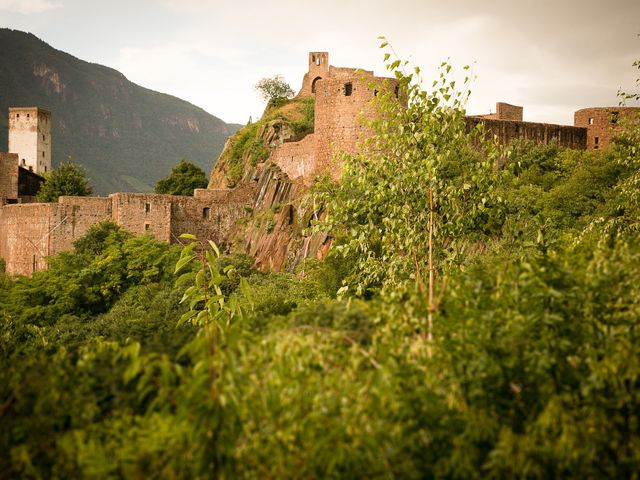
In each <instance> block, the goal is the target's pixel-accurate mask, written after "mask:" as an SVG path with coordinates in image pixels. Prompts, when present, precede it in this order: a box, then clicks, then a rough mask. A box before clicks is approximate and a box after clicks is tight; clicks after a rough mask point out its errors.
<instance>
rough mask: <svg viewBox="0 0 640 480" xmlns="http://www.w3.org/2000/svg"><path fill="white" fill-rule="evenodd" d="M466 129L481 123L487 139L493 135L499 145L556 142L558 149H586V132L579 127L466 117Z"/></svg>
mask: <svg viewBox="0 0 640 480" xmlns="http://www.w3.org/2000/svg"><path fill="white" fill-rule="evenodd" d="M465 120H466V122H467V128H468V129H472V128H474V127H475V126H476V125H477V124H478V123H483V124H484V126H485V130H486V133H487V138H493V136H494V135H495V136H496V137H497V138H498V142H500V144H501V145H509V144H510V143H511V142H513V141H515V140H529V141H532V142H534V143H537V144H543V145H548V144H549V143H551V142H552V141H555V142H557V144H558V146H559V147H560V148H573V149H577V150H584V149H586V148H587V131H586V130H585V129H584V128H581V127H572V126H569V125H554V124H549V123H534V122H517V121H512V120H495V119H492V118H487V117H486V116H481V117H466V119H465Z"/></svg>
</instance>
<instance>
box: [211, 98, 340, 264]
mask: <svg viewBox="0 0 640 480" xmlns="http://www.w3.org/2000/svg"><path fill="white" fill-rule="evenodd" d="M308 104H309V102H308V99H302V100H301V101H300V99H296V100H294V101H292V102H291V103H288V104H287V105H285V106H284V107H283V108H281V109H276V110H275V111H271V112H269V110H267V112H265V116H264V117H266V118H265V119H264V120H261V121H259V122H257V123H256V124H253V125H247V126H246V127H244V128H243V129H242V130H240V131H239V132H238V133H237V134H236V135H234V136H233V137H232V138H230V139H229V140H228V141H227V143H226V145H225V148H224V150H223V152H222V154H221V155H220V158H219V159H218V161H217V162H216V164H215V166H214V167H213V169H212V171H211V180H210V182H209V188H210V189H213V188H229V187H232V188H235V189H237V188H251V190H252V191H253V199H252V212H251V215H250V216H249V217H248V218H243V219H240V220H239V222H238V225H237V227H236V230H235V232H234V238H233V239H232V243H233V244H234V248H235V249H238V250H242V251H244V252H246V253H248V254H250V255H252V256H253V257H255V259H256V265H257V266H258V267H260V268H263V269H273V270H287V271H294V270H295V269H296V267H297V266H298V265H299V264H300V263H301V261H302V260H303V259H304V258H323V257H324V256H325V255H326V253H327V251H328V249H329V247H330V244H331V238H330V237H329V236H328V235H326V234H312V233H311V232H310V227H311V223H312V220H313V219H318V218H319V216H320V215H321V214H322V212H321V211H319V208H318V206H317V205H315V204H314V201H313V197H312V195H311V194H310V193H309V188H308V187H307V186H305V185H304V183H303V182H302V180H301V179H298V180H295V181H294V180H292V179H290V178H289V177H288V176H287V174H286V173H284V172H283V171H282V170H281V169H280V168H279V167H278V166H277V165H276V164H274V163H273V162H272V161H271V154H272V153H273V152H274V151H275V150H276V149H278V148H279V147H281V146H282V145H283V144H284V143H288V142H294V141H299V140H301V139H302V138H303V137H304V136H305V135H307V134H308V133H310V130H309V129H308V128H307V129H300V128H299V124H298V125H296V123H295V122H300V116H301V115H304V112H300V110H301V109H303V108H305V106H307V105H308ZM282 110H284V112H283V111H282ZM307 115H308V112H307ZM292 118H293V120H292ZM307 123H308V122H307Z"/></svg>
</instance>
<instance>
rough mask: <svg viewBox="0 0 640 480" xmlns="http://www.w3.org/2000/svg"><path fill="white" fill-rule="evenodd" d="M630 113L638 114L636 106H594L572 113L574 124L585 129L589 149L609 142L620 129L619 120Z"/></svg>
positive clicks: (600, 146)
mask: <svg viewBox="0 0 640 480" xmlns="http://www.w3.org/2000/svg"><path fill="white" fill-rule="evenodd" d="M632 115H640V108H638V107H596V108H583V109H581V110H578V111H577V112H575V114H574V122H573V123H574V125H575V126H576V127H583V128H585V129H586V131H587V145H586V148H588V149H589V150H598V149H600V148H604V147H606V146H607V145H609V144H610V143H611V139H612V138H613V137H614V136H615V135H616V133H617V132H619V131H620V122H621V121H622V120H623V119H624V118H628V117H630V116H632Z"/></svg>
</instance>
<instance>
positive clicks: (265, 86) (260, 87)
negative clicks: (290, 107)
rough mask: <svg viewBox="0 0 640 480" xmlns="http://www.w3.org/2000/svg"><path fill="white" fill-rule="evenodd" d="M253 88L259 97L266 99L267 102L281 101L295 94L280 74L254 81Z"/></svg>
mask: <svg viewBox="0 0 640 480" xmlns="http://www.w3.org/2000/svg"><path fill="white" fill-rule="evenodd" d="M255 89H256V90H257V91H258V93H259V94H260V98H262V99H263V100H268V101H269V104H276V103H278V102H282V101H283V100H287V99H289V98H291V97H293V95H294V94H295V92H294V91H293V89H292V88H291V86H290V85H289V84H288V83H287V82H286V81H285V80H284V78H282V75H274V76H273V77H270V78H263V79H262V80H260V81H259V82H258V83H256V85H255Z"/></svg>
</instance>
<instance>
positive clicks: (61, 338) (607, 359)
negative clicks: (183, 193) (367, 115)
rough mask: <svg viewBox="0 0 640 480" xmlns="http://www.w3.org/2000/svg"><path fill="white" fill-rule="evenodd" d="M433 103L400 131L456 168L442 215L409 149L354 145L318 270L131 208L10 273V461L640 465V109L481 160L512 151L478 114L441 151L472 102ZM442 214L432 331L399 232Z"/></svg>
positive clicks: (159, 470)
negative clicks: (180, 228) (605, 142)
mask: <svg viewBox="0 0 640 480" xmlns="http://www.w3.org/2000/svg"><path fill="white" fill-rule="evenodd" d="M393 69H394V71H397V70H396V69H395V67H393ZM398 75H399V76H400V77H401V80H402V79H403V78H404V77H403V73H402V72H399V73H398ZM445 75H446V74H445ZM407 85H408V83H407ZM445 91H446V89H445ZM389 101H393V100H392V99H391V98H389ZM410 107H411V105H410ZM429 108H430V110H429V111H430V113H429V114H425V115H424V116H423V117H420V118H418V117H416V124H415V125H413V126H412V127H411V128H412V130H411V134H412V136H413V140H412V139H405V140H406V141H405V142H401V141H400V140H391V139H389V140H387V142H391V143H387V144H390V145H393V146H394V148H395V149H396V150H395V153H398V152H400V151H401V148H407V151H409V152H414V153H415V155H414V156H413V157H412V156H411V154H410V155H409V156H408V157H407V158H406V160H407V164H406V165H404V168H405V170H400V172H403V171H404V172H406V173H407V175H417V174H418V173H417V172H418V170H419V169H416V168H414V167H412V166H411V165H410V164H409V163H410V162H409V161H410V160H412V159H414V160H416V161H426V162H427V163H426V164H427V165H428V166H429V170H428V171H427V172H426V173H423V177H420V178H416V177H408V180H407V181H409V180H410V181H412V182H414V183H417V182H423V183H425V182H426V183H427V184H428V183H429V181H430V179H431V180H432V179H434V178H435V179H436V180H435V183H434V185H433V186H432V192H433V193H435V195H434V196H435V200H436V201H435V202H434V204H435V205H434V208H433V209H432V210H433V216H434V219H433V221H430V219H429V217H428V216H427V217H425V216H424V214H423V212H418V211H414V212H413V213H411V212H406V213H405V212H403V211H402V208H405V209H407V210H411V209H413V208H418V207H420V208H422V209H425V208H427V209H429V207H425V206H423V205H425V203H424V199H423V200H422V203H420V202H419V201H418V199H419V198H420V197H422V196H424V192H425V191H426V190H425V189H424V187H423V189H422V190H420V188H419V187H417V186H414V187H412V188H411V189H410V190H407V192H406V194H405V195H403V196H396V195H395V194H394V193H391V192H386V191H385V190H384V189H382V188H379V187H378V183H379V181H380V180H379V179H378V178H377V177H376V175H377V174H379V173H381V174H385V172H391V171H392V170H391V169H392V168H395V169H396V170H395V171H396V172H398V170H397V168H398V167H397V166H396V167H393V166H387V167H385V166H383V165H378V166H375V165H367V162H366V160H367V158H368V159H369V160H370V161H371V162H370V163H382V162H385V161H388V160H391V161H392V162H398V161H399V160H398V158H397V157H395V156H391V157H390V158H387V157H386V156H384V155H378V154H377V153H376V156H370V157H366V156H364V155H363V156H361V157H360V158H354V159H353V160H348V161H347V163H346V164H345V179H346V181H345V182H344V183H343V184H342V187H340V186H333V187H331V188H332V189H333V190H332V192H334V194H335V195H337V196H341V195H342V196H343V195H346V192H344V191H341V190H340V189H341V188H350V189H355V191H356V192H357V193H358V195H359V197H358V198H359V199H360V201H361V202H363V203H364V204H365V205H364V207H363V208H357V207H356V206H354V205H345V206H344V207H343V209H342V210H338V209H339V205H334V209H335V210H334V211H333V213H332V218H333V220H331V223H330V226H331V227H332V228H333V231H334V233H335V235H336V237H335V242H336V244H337V246H338V247H341V248H334V249H333V250H332V253H331V254H330V255H329V257H328V258H327V259H325V260H324V261H322V262H318V261H308V262H307V263H306V264H305V268H304V276H294V275H289V274H276V273H260V272H256V271H254V270H253V269H252V266H251V265H252V264H251V259H248V258H247V257H245V256H242V255H236V256H233V257H221V256H219V254H218V251H217V248H216V247H215V245H212V244H208V243H207V242H204V243H203V244H199V243H197V242H193V243H189V242H191V240H192V239H190V238H188V237H187V238H185V239H184V241H185V243H186V245H185V246H184V247H182V248H181V249H180V248H179V247H176V246H170V245H166V244H162V243H159V242H156V241H154V240H152V239H151V238H149V237H131V236H130V235H129V234H127V233H125V232H123V231H121V230H120V229H118V228H117V227H116V226H115V225H113V224H104V225H101V226H99V227H98V228H95V229H93V230H92V231H91V232H90V233H89V234H88V236H87V237H85V238H83V239H81V240H80V241H78V242H77V243H76V245H75V251H74V252H69V253H64V254H61V255H58V256H56V257H54V258H52V259H51V260H50V269H49V270H47V271H45V272H39V273H37V274H35V275H34V276H33V277H32V278H17V279H10V278H7V277H3V276H0V471H1V472H3V475H4V476H6V477H8V478H12V477H34V478H38V477H40V478H50V477H58V478H84V477H94V478H110V477H126V478H149V477H156V478H451V479H474V478H505V479H510V478H531V479H536V478H539V479H547V478H576V479H596V478H598V479H599V478H637V475H638V473H637V472H638V471H640V449H639V448H638V445H639V444H640V413H639V412H640V334H639V333H640V328H639V326H640V284H639V283H638V281H637V279H638V278H640V195H639V194H638V192H639V191H640V190H639V189H638V186H639V185H640V181H639V179H640V128H638V125H637V124H635V125H633V124H632V125H629V126H628V130H627V131H626V132H625V133H624V134H623V135H621V136H620V137H619V138H618V139H617V141H616V144H615V145H613V146H612V148H610V149H608V150H602V151H594V152H577V151H570V150H565V151H559V150H558V149H557V148H556V147H555V146H553V145H551V146H533V145H530V144H526V143H522V144H518V145H515V146H514V147H513V149H512V150H511V152H510V153H509V154H506V153H504V154H502V156H501V157H500V161H505V160H506V162H507V165H508V167H509V168H504V169H493V168H491V169H487V168H484V166H483V165H479V166H478V165H474V164H473V162H474V161H480V162H482V159H486V158H491V157H487V156H490V155H493V154H494V153H495V152H492V150H491V148H489V150H488V151H485V152H484V153H482V151H481V152H480V153H473V152H469V151H468V150H467V149H466V145H465V143H464V142H463V141H462V140H461V139H459V138H457V137H456V136H455V134H453V135H452V136H451V137H449V138H445V139H442V141H441V142H440V143H439V142H433V141H432V140H434V139H433V137H431V141H429V142H428V143H427V145H430V146H433V148H435V149H436V150H435V151H438V152H439V153H440V155H441V156H443V158H435V159H433V158H430V157H429V156H428V155H424V156H422V155H418V153H417V152H418V150H419V148H422V146H421V144H420V143H419V142H416V141H415V139H416V138H419V137H420V136H421V134H422V133H424V134H425V135H431V133H432V132H434V131H438V130H437V129H438V128H439V127H438V126H437V125H433V124H432V122H434V121H435V122H436V123H439V122H440V121H446V122H449V121H450V122H455V121H456V120H455V114H454V115H453V116H449V113H447V112H446V111H439V110H438V108H437V107H434V108H431V107H429ZM453 129H454V131H455V126H454V127H453ZM390 132H392V133H397V132H394V131H393V129H391V130H390ZM378 145H379V146H381V147H383V146H384V145H385V144H384V143H380V144H378ZM427 148H431V147H427ZM450 148H455V149H458V148H459V149H460V155H461V157H460V159H459V161H460V168H456V162H455V159H456V157H455V156H451V157H449V155H450V154H451V152H450V151H449V149H450ZM438 149H440V150H438ZM381 150H384V148H380V149H373V150H372V152H380V151H381ZM456 152H458V150H456ZM427 153H429V152H428V151H427ZM477 155H480V157H478V156H477ZM403 158H404V156H401V158H400V160H402V159H403ZM447 159H450V160H451V161H450V162H447V161H445V160H447ZM440 161H442V163H441V164H440V163H438V162H440ZM423 165H424V164H423ZM469 169H471V170H469ZM356 172H365V173H366V178H367V182H358V181H356V180H355V179H354V177H355V174H356ZM470 172H473V173H470ZM470 175H476V179H475V180H473V179H471V178H469V176H470ZM470 180H471V181H476V182H479V185H478V187H477V188H476V187H475V186H473V185H472V186H470V187H468V188H465V184H466V183H468V182H469V181H470ZM387 181H389V186H394V185H398V183H396V182H395V181H394V179H392V178H387ZM438 182H441V183H440V184H437V183H438ZM367 184H370V185H371V186H370V187H367ZM447 189H448V190H447ZM489 189H490V194H487V193H486V192H487V191H488V190H489ZM444 191H446V192H448V195H449V196H450V197H451V198H443V197H442V196H441V192H444ZM439 192H440V193H439ZM465 195H470V197H469V200H468V201H469V202H476V201H477V202H479V204H483V201H482V199H483V198H487V200H486V201H485V202H484V205H485V206H486V208H480V207H479V205H473V206H468V208H467V209H466V210H463V209H462V207H463V205H464V202H465V198H467V197H465ZM325 198H326V197H325ZM478 199H479V200H478ZM393 202H395V203H399V204H400V205H399V206H398V205H391V206H389V205H384V204H386V203H393ZM381 203H382V204H381ZM405 205H406V206H405ZM426 205H428V203H427V204H426ZM365 207H366V208H365ZM429 213H431V212H429ZM391 214H393V215H397V217H396V220H398V221H397V222H395V223H394V222H390V221H389V217H388V215H391ZM411 215H413V217H412V216H411ZM407 218H415V219H416V222H415V223H416V226H414V225H412V224H409V223H407V221H406V219H407ZM451 219H454V225H448V222H449V221H451ZM373 225H377V228H378V232H376V231H375V230H374V228H373ZM430 225H433V226H434V227H433V228H434V231H433V240H434V244H435V245H436V248H434V265H435V266H434V275H435V280H436V284H437V285H438V291H437V293H438V296H439V297H440V298H439V301H438V302H437V308H436V309H435V311H434V312H432V313H433V315H434V324H433V338H432V339H431V340H427V339H426V338H425V336H424V321H423V320H424V317H425V304H424V298H423V297H424V293H423V291H422V289H421V288H420V285H419V284H420V281H421V275H418V273H419V272H424V266H422V265H421V264H422V263H424V258H423V257H424V255H425V252H428V250H429V248H428V245H425V244H424V238H422V239H411V243H406V244H404V245H406V247H404V248H403V247H402V245H395V244H389V243H390V242H401V241H402V235H401V232H402V231H407V232H408V233H407V234H411V235H419V234H421V233H420V232H421V230H420V229H422V230H424V229H425V228H426V229H427V230H428V229H430V228H431V227H430ZM350 226H351V228H350ZM436 228H439V229H440V231H439V232H438V233H437V232H436V230H435V229H436ZM443 231H446V232H447V234H446V235H443V234H442V232H443ZM363 232H364V233H363ZM363 235H370V236H371V237H372V241H371V242H370V243H365V242H366V241H367V239H366V238H359V237H361V236H363ZM422 235H423V237H424V236H427V233H424V232H423V233H422ZM384 238H387V239H389V242H385V241H383V240H381V239H384ZM354 239H355V240H357V241H358V242H359V243H354ZM411 249H415V252H416V253H415V255H410V257H411V258H409V259H406V258H403V257H406V256H407V252H408V251H409V252H410V251H411ZM363 257H364V258H363ZM370 257H373V258H370ZM416 259H417V262H416ZM416 263H418V264H419V265H418V267H416ZM384 265H387V266H388V268H387V269H384V268H383V266H384ZM174 271H175V276H174V275H173V272H174ZM422 276H424V274H422ZM424 282H426V279H424ZM341 285H344V286H348V287H349V288H348V289H347V290H346V291H345V290H344V289H343V290H342V293H343V298H341V299H338V298H336V295H335V294H336V291H337V289H338V288H339V287H340V286H341ZM360 286H361V288H358V287H360ZM352 287H353V288H352ZM356 293H361V294H362V295H361V296H357V295H355V294H356Z"/></svg>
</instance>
